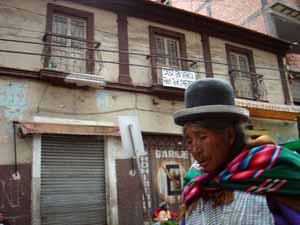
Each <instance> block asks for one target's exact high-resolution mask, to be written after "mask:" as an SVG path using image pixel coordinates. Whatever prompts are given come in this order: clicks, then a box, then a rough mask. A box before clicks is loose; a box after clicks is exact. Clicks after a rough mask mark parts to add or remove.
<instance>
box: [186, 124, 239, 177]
mask: <svg viewBox="0 0 300 225" xmlns="http://www.w3.org/2000/svg"><path fill="white" fill-rule="evenodd" d="M184 136H185V143H186V148H187V150H188V151H189V152H190V153H191V154H192V155H193V157H194V159H195V160H197V161H198V162H199V164H200V165H201V166H202V167H204V169H205V171H206V172H214V171H216V170H218V169H220V167H221V166H222V165H223V164H224V163H225V160H226V159H227V158H228V156H229V154H230V151H231V147H232V144H233V141H234V130H233V128H226V129H225V130H224V132H220V133H219V132H215V131H212V130H209V129H206V128H201V127H200V126H199V125H196V124H194V123H189V124H187V125H185V132H184Z"/></svg>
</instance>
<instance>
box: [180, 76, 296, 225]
mask: <svg viewBox="0 0 300 225" xmlns="http://www.w3.org/2000/svg"><path fill="white" fill-rule="evenodd" d="M185 106H186V109H184V110H181V111H178V112H176V113H175V115H174V117H175V123H176V124H178V125H181V126H183V130H184V138H185V144H186V148H187V150H188V151H189V152H191V154H192V155H193V158H194V159H195V160H196V162H195V163H194V164H193V165H192V167H191V169H190V170H189V171H188V173H187V174H186V176H185V178H184V179H185V188H184V191H183V199H184V204H183V205H182V207H181V210H180V216H181V217H183V219H182V223H183V224H184V223H185V224H186V225H200V224H201V225H202V224H203V225H204V224H205V225H210V224H211V225H219V224H224V225H225V224H226V225H238V224H240V225H269V224H281V225H283V224H293V225H296V224H298V225H300V201H299V198H298V197H296V196H299V194H300V155H299V154H298V153H297V152H295V151H291V150H290V149H287V148H285V147H282V146H277V145H275V144H274V143H273V141H272V140H271V139H268V138H262V139H261V140H258V141H257V142H256V143H255V142H252V143H250V144H249V143H248V145H247V143H246V139H245V134H244V131H243V129H242V127H241V124H242V123H243V122H245V121H247V120H248V118H249V112H248V111H247V110H246V109H243V108H239V107H237V106H235V104H234V93H233V89H232V87H231V86H230V84H228V83H227V82H225V81H223V80H220V79H214V78H212V79H201V80H198V81H195V82H193V83H192V84H191V85H190V86H189V87H188V89H187V90H186V93H185ZM256 145H257V146H256ZM254 194H255V195H254Z"/></svg>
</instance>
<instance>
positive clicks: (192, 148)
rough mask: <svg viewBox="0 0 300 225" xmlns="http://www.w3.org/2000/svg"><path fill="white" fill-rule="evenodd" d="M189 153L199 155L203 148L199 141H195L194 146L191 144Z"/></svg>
mask: <svg viewBox="0 0 300 225" xmlns="http://www.w3.org/2000/svg"><path fill="white" fill-rule="evenodd" d="M188 151H190V152H191V153H199V152H201V151H202V150H201V146H200V145H199V143H198V142H197V141H195V142H193V143H192V144H190V146H189V148H188Z"/></svg>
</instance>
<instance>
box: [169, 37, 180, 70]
mask: <svg viewBox="0 0 300 225" xmlns="http://www.w3.org/2000/svg"><path fill="white" fill-rule="evenodd" d="M167 44H168V55H169V56H170V57H172V58H177V57H178V49H177V41H176V40H170V39H168V40H167ZM169 65H170V66H171V67H179V61H178V60H177V59H171V58H169Z"/></svg>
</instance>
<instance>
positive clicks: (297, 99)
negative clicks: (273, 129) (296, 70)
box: [290, 76, 300, 105]
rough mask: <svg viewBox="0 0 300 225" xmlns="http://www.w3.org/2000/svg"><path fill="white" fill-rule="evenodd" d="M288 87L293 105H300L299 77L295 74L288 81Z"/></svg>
mask: <svg viewBox="0 0 300 225" xmlns="http://www.w3.org/2000/svg"><path fill="white" fill-rule="evenodd" d="M290 87H291V91H292V95H293V100H294V104H295V105H300V78H299V77H297V76H295V77H294V79H292V81H291V82H290Z"/></svg>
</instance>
